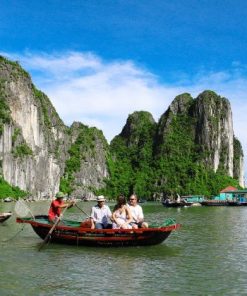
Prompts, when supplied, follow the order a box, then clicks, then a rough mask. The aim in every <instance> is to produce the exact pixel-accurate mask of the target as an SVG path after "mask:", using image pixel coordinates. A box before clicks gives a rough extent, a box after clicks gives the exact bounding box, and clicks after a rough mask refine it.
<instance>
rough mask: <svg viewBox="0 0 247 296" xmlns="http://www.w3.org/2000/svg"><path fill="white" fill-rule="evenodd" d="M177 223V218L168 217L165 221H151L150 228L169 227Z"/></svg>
mask: <svg viewBox="0 0 247 296" xmlns="http://www.w3.org/2000/svg"><path fill="white" fill-rule="evenodd" d="M174 224H176V220H175V219H174V218H167V219H166V220H165V221H164V222H163V223H158V222H154V223H150V224H149V227H150V228H160V227H167V226H171V225H174Z"/></svg>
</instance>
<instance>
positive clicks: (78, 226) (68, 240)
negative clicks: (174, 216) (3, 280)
mask: <svg viewBox="0 0 247 296" xmlns="http://www.w3.org/2000/svg"><path fill="white" fill-rule="evenodd" d="M16 222H17V223H28V224H30V225H31V226H32V228H33V230H34V231H35V232H36V234H37V235H38V236H39V237H41V238H42V239H45V238H46V236H47V235H48V232H49V230H50V229H51V227H52V226H53V224H50V223H49V221H48V217H47V216H45V215H40V216H35V217H34V218H17V219H16ZM89 225H90V224H89V223H87V221H85V222H77V221H71V220H62V223H60V224H59V225H58V226H56V228H55V229H54V231H53V232H52V234H51V237H50V241H51V242H54V243H62V244H72V245H82V246H103V247H115V246H116V247H118V246H145V245H156V244H160V243H162V242H163V241H164V240H165V239H166V238H167V237H168V236H169V235H170V233H171V232H172V231H173V230H177V229H178V228H179V227H180V224H177V223H173V224H171V225H167V226H154V227H153V228H151V227H150V228H139V229H91V228H90V227H89Z"/></svg>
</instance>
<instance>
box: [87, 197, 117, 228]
mask: <svg viewBox="0 0 247 296" xmlns="http://www.w3.org/2000/svg"><path fill="white" fill-rule="evenodd" d="M111 217H112V213H111V210H110V208H109V207H108V206H107V205H105V198H104V196H103V195H100V196H98V197H97V205H96V206H94V207H92V211H91V217H90V218H91V229H95V228H96V229H105V228H112V224H111V223H109V222H108V221H109V220H110V219H111Z"/></svg>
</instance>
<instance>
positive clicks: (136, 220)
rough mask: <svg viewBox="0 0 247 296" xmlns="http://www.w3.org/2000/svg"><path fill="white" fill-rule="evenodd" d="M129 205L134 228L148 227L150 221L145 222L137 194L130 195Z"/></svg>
mask: <svg viewBox="0 0 247 296" xmlns="http://www.w3.org/2000/svg"><path fill="white" fill-rule="evenodd" d="M128 206H129V209H130V212H131V215H132V221H131V223H130V225H132V228H134V229H136V228H138V227H139V228H148V223H147V222H144V215H143V211H142V207H141V206H140V205H138V201H137V196H136V195H135V194H132V195H131V196H130V198H129V205H128Z"/></svg>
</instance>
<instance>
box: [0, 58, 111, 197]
mask: <svg viewBox="0 0 247 296" xmlns="http://www.w3.org/2000/svg"><path fill="white" fill-rule="evenodd" d="M0 115H1V118H0V133H1V134H0V159H1V162H0V164H1V175H2V176H3V178H4V179H5V180H6V181H8V182H9V183H10V184H11V185H14V186H18V187H19V188H21V189H22V190H25V191H27V192H30V194H32V195H33V196H35V197H36V198H41V197H50V196H51V195H53V194H54V193H55V192H57V191H58V190H59V186H60V179H61V178H63V179H64V180H67V179H66V178H67V176H66V175H64V173H65V169H66V161H68V160H69V159H70V158H71V155H70V153H69V149H70V148H71V146H72V145H73V143H74V142H75V141H76V140H77V134H76V132H75V128H74V126H75V125H73V126H72V128H71V129H70V128H68V127H67V126H65V125H64V123H63V122H62V120H61V119H60V118H59V116H58V114H57V112H56V110H55V109H54V107H53V106H52V104H51V102H50V100H49V99H48V97H47V96H46V95H45V94H43V93H42V92H41V91H39V90H37V89H36V88H35V86H34V85H33V83H32V81H31V78H30V76H29V74H28V73H27V72H25V71H24V70H23V69H22V68H21V67H20V66H19V64H18V63H16V62H11V61H9V60H7V59H5V58H3V57H0ZM84 130H85V133H86V132H87V131H88V130H90V129H89V128H87V127H86V126H84ZM91 141H92V143H94V144H95V147H96V148H97V153H95V154H96V155H97V157H95V158H90V159H88V162H87V165H84V166H83V165H82V164H81V165H80V166H79V167H77V168H76V169H75V168H73V169H72V171H71V174H70V180H67V183H69V186H70V193H71V194H73V193H74V191H75V192H78V188H77V187H78V185H80V184H83V188H84V189H83V190H80V194H83V195H89V196H91V195H92V194H93V193H92V192H91V190H90V186H92V187H94V186H95V187H100V184H101V185H102V182H103V178H104V177H106V176H107V172H106V166H105V163H106V160H105V155H106V151H107V149H106V148H105V147H104V145H105V142H106V140H105V139H104V137H103V136H102V135H101V137H100V139H98V138H97V135H95V137H94V138H92V139H91ZM101 141H102V142H104V145H103V144H102V145H101V144H100V143H101ZM92 143H90V144H92ZM81 145H89V144H88V143H86V144H85V143H82V144H81ZM80 149H83V148H80ZM86 160H87V158H86V157H85V162H86ZM91 160H92V161H91ZM84 164H85V163H84ZM85 170H86V171H87V173H88V172H89V171H90V172H91V173H89V174H87V173H85ZM80 172H81V173H82V174H81V176H86V175H87V176H88V177H84V178H83V177H81V178H78V177H77V176H78V174H80ZM93 172H94V173H93Z"/></svg>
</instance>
